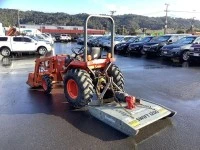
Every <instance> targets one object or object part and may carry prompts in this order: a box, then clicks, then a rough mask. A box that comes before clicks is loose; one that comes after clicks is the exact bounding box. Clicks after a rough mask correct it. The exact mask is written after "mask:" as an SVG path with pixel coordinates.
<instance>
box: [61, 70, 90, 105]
mask: <svg viewBox="0 0 200 150" xmlns="http://www.w3.org/2000/svg"><path fill="white" fill-rule="evenodd" d="M64 93H65V97H66V100H67V101H68V102H69V103H70V104H71V105H72V106H73V107H74V108H81V107H84V106H85V105H87V104H88V103H89V102H90V100H91V98H92V96H93V94H94V85H93V83H92V79H91V78H90V75H89V74H88V73H87V72H86V71H85V70H81V69H71V70H69V71H68V72H67V73H66V74H65V77H64Z"/></svg>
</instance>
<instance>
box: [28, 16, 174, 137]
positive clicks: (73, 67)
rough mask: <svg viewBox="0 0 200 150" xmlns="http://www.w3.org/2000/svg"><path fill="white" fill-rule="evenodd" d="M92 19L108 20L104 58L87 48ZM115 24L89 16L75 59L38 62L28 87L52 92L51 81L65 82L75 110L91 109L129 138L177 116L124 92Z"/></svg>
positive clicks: (40, 59)
mask: <svg viewBox="0 0 200 150" xmlns="http://www.w3.org/2000/svg"><path fill="white" fill-rule="evenodd" d="M91 17H100V18H102V17H103V18H108V19H109V20H110V22H111V23H112V27H111V31H112V32H111V50H110V51H108V52H107V54H106V55H103V53H102V52H101V49H100V48H99V47H92V48H89V49H88V47H87V23H88V20H89V19H90V18H91ZM114 28H115V25H114V20H113V19H112V17H110V16H101V15H90V16H88V18H87V19H86V21H85V26H84V47H83V48H79V49H72V52H73V53H74V55H73V56H70V55H56V56H52V57H47V58H38V59H36V64H35V71H34V73H30V74H29V77H28V81H27V84H28V85H30V86H31V87H42V88H43V89H44V91H45V92H46V93H50V92H51V90H52V81H63V83H64V94H65V98H66V100H67V101H68V102H69V104H71V105H72V106H73V107H75V108H81V107H84V106H88V108H89V109H88V110H89V112H90V113H91V114H92V115H93V116H94V117H96V118H98V119H99V120H101V121H103V122H104V123H106V124H108V125H110V126H112V127H114V128H115V129H117V130H119V131H121V132H123V133H125V134H127V135H136V134H137V133H138V131H139V129H141V128H143V127H145V126H147V125H149V124H151V123H153V122H155V121H157V120H159V119H162V118H166V117H171V116H173V115H174V114H175V113H176V112H174V111H172V110H170V109H169V108H166V107H164V106H161V105H159V104H156V103H154V102H150V101H147V100H144V99H138V98H135V97H134V96H130V95H128V94H127V93H125V92H124V77H123V75H122V72H121V71H120V70H119V68H118V67H117V66H116V65H115V64H113V62H114V47H113V45H114V33H115V32H114Z"/></svg>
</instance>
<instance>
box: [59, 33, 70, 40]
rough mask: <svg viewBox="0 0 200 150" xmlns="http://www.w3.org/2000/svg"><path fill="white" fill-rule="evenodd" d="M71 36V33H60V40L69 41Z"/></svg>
mask: <svg viewBox="0 0 200 150" xmlns="http://www.w3.org/2000/svg"><path fill="white" fill-rule="evenodd" d="M71 39H72V38H71V36H70V35H69V34H61V35H60V41H61V42H68V41H71Z"/></svg>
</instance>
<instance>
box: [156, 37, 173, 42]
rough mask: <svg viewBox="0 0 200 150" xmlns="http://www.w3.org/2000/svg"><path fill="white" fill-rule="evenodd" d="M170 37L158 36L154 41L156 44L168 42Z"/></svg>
mask: <svg viewBox="0 0 200 150" xmlns="http://www.w3.org/2000/svg"><path fill="white" fill-rule="evenodd" d="M170 37H171V36H160V37H158V38H157V39H156V41H158V42H165V41H167V40H169V38H170Z"/></svg>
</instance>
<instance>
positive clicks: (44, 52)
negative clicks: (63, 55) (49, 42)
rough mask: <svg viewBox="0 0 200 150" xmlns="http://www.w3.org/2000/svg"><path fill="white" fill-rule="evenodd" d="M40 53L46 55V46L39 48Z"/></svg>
mask: <svg viewBox="0 0 200 150" xmlns="http://www.w3.org/2000/svg"><path fill="white" fill-rule="evenodd" d="M38 53H39V54H40V55H45V54H46V53H47V49H46V48H45V47H40V48H39V49H38Z"/></svg>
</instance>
